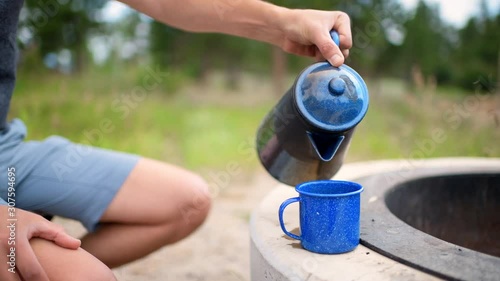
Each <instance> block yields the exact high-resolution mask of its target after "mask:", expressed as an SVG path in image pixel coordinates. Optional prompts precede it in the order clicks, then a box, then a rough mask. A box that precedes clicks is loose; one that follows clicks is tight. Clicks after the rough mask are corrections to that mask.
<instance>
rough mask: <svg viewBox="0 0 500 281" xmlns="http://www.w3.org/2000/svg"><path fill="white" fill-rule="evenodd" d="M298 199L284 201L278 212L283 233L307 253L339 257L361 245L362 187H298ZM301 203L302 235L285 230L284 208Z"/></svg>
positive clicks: (331, 183)
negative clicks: (295, 241) (299, 244)
mask: <svg viewBox="0 0 500 281" xmlns="http://www.w3.org/2000/svg"><path fill="white" fill-rule="evenodd" d="M295 190H296V191H297V192H298V193H299V197H293V198H289V199H287V200H285V201H284V202H283V203H282V204H281V206H280V209H279V213H278V215H279V221H280V225H281V229H282V230H283V232H284V233H285V234H286V235H288V236H290V237H292V238H294V239H297V240H300V242H301V244H302V247H303V248H304V249H306V250H308V251H311V252H315V253H320V254H340V253H345V252H349V251H352V250H354V249H355V248H356V246H357V245H358V244H359V217H360V195H361V192H362V191H363V186H361V185H360V184H358V183H355V182H350V181H339V180H317V181H309V182H304V183H301V184H298V185H297V186H296V187H295ZM295 202H299V204H300V207H299V212H300V213H299V215H300V232H301V234H300V235H295V234H293V233H290V232H289V231H288V230H286V227H285V223H284V220H283V212H284V211H285V208H286V207H287V206H288V205H290V204H292V203H295Z"/></svg>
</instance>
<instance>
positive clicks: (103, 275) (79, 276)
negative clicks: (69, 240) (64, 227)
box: [30, 238, 116, 281]
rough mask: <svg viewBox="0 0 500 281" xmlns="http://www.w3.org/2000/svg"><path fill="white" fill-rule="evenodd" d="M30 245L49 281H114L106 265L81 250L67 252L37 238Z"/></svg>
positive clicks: (67, 250)
mask: <svg viewBox="0 0 500 281" xmlns="http://www.w3.org/2000/svg"><path fill="white" fill-rule="evenodd" d="M30 244H31V247H32V248H33V251H34V252H35V255H36V256H37V258H38V260H39V262H40V264H41V265H42V267H43V268H44V270H45V272H46V273H47V275H48V277H49V279H50V280H51V281H68V280H72V281H88V280H93V281H116V278H115V276H114V275H113V272H112V271H111V270H110V269H109V268H108V267H107V266H106V265H104V264H103V263H102V262H101V261H99V260H98V259H96V258H95V257H94V256H92V255H91V254H89V253H88V252H86V251H85V250H83V249H82V248H79V249H78V250H69V249H65V248H62V247H59V246H57V245H56V244H54V243H53V242H51V241H47V240H44V239H39V238H35V239H31V240H30Z"/></svg>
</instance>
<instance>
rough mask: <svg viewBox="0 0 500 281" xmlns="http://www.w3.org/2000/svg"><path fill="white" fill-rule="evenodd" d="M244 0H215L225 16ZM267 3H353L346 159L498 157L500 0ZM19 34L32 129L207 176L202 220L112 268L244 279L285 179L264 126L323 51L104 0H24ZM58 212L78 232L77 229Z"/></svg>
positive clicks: (128, 276) (22, 108)
mask: <svg viewBox="0 0 500 281" xmlns="http://www.w3.org/2000/svg"><path fill="white" fill-rule="evenodd" d="M239 1H242V0H233V1H229V0H228V1H224V0H221V1H217V2H214V9H216V11H217V12H218V13H219V15H220V17H221V20H224V14H225V13H230V12H231V10H232V9H234V8H235V7H236V6H237V5H238V3H239ZM271 2H274V3H276V4H279V5H283V6H286V7H290V8H317V9H324V10H342V11H345V12H347V13H348V14H349V15H350V17H351V20H352V34H353V39H354V47H353V49H351V55H350V57H349V59H348V60H347V61H346V64H348V65H350V66H351V67H353V68H354V69H355V70H357V71H358V72H359V73H360V74H361V76H362V77H363V78H364V79H365V81H366V82H367V84H368V88H369V92H370V99H371V100H370V108H369V110H368V114H367V115H366V117H365V118H364V120H363V121H362V122H361V123H360V125H359V126H358V127H357V131H356V133H355V134H354V137H353V140H352V142H351V147H350V150H349V152H348V155H347V159H346V160H347V162H353V161H365V160H375V159H386V158H402V159H405V160H406V161H407V163H408V165H417V164H418V161H419V160H420V159H422V158H431V157H456V156H479V157H500V144H499V143H500V87H499V82H500V1H498V0H461V1H453V0H426V1H418V0H401V1H398V0H345V1H339V0H328V1H327V0H309V1H298V0H288V1H282V0H273V1H271ZM173 12H175V11H173ZM18 42H19V46H20V54H19V68H18V83H17V86H16V89H15V93H14V96H13V100H12V105H11V112H10V118H14V117H18V118H21V119H22V120H24V121H25V123H26V124H27V126H28V131H29V133H28V139H31V140H37V139H43V138H45V137H48V136H50V135H61V136H64V137H66V138H69V139H71V140H72V141H75V142H80V143H84V144H89V145H93V146H99V147H104V148H110V149H115V150H121V151H126V152H131V153H137V154H141V155H143V156H146V157H151V158H155V159H159V160H163V161H167V162H170V163H173V164H177V165H181V166H183V167H187V168H189V169H193V170H195V171H197V172H198V173H200V174H202V175H203V176H204V177H205V178H206V179H207V181H208V183H209V185H210V187H211V194H212V196H213V197H214V200H215V201H216V204H214V207H213V210H212V212H211V216H210V217H209V220H208V221H207V223H206V224H205V225H204V226H203V227H202V228H201V229H200V231H199V232H198V233H197V234H195V235H193V236H191V237H190V238H188V239H187V240H184V241H183V242H181V243H178V244H176V245H174V246H172V247H167V248H165V249H163V250H161V251H159V252H157V253H155V254H153V255H151V256H149V257H147V258H146V259H143V260H142V261H139V262H137V263H132V264H131V265H127V266H125V267H122V268H120V269H117V270H115V273H116V274H117V277H119V279H120V280H150V281H154V280H249V269H248V268H249V267H248V262H249V261H248V255H249V254H248V251H249V250H248V220H249V217H250V213H251V210H252V209H253V208H255V206H256V205H257V204H258V202H259V201H260V199H261V198H262V197H263V196H265V194H266V193H267V192H269V190H270V187H271V186H273V185H275V184H276V182H275V181H273V180H272V179H271V178H270V177H269V176H268V175H267V174H266V172H265V171H264V169H263V168H261V167H260V164H259V163H258V160H257V157H256V153H255V150H254V141H255V133H256V130H257V128H258V126H259V124H260V122H261V120H262V119H263V118H264V116H265V114H266V113H267V112H268V111H269V110H271V108H272V107H273V106H274V104H275V103H276V102H277V101H278V99H279V98H280V97H281V96H282V95H283V94H284V93H285V92H286V90H287V89H288V88H289V87H290V86H291V85H292V84H293V81H294V79H295V77H297V75H298V74H299V73H300V71H301V70H302V69H303V68H305V67H307V66H309V65H310V64H311V63H313V62H314V61H313V60H312V59H310V58H299V57H296V56H292V55H288V54H285V53H283V52H282V51H281V50H279V49H278V48H275V47H272V46H269V45H266V44H263V43H259V42H255V41H251V40H246V39H241V38H235V37H229V36H225V35H219V34H190V33H186V32H183V31H180V30H177V29H174V28H170V27H167V26H164V25H162V24H160V23H158V22H155V21H154V20H153V19H151V18H149V17H147V16H144V15H140V14H138V13H136V12H134V11H132V10H131V9H129V8H127V7H126V6H125V5H123V4H120V3H119V2H115V1H103V0H85V1H71V0H26V1H25V6H24V9H23V12H22V15H21V23H20V26H19V34H18ZM74 160H75V159H74ZM75 161H78V159H76V160H75ZM62 223H63V225H65V227H66V228H67V229H68V231H69V232H70V233H72V234H73V235H75V236H78V235H80V234H81V233H82V232H83V231H84V230H83V228H81V227H80V226H75V225H74V224H73V222H69V221H63V222H62ZM193 268H195V269H196V270H193Z"/></svg>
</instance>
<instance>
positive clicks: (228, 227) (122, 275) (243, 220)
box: [54, 169, 277, 281]
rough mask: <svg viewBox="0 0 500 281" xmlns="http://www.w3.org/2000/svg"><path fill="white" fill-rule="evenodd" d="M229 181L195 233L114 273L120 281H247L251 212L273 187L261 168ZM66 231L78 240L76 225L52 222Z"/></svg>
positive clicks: (56, 220) (61, 220)
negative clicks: (60, 225)
mask: <svg viewBox="0 0 500 281" xmlns="http://www.w3.org/2000/svg"><path fill="white" fill-rule="evenodd" d="M257 170H258V171H256V172H252V173H248V174H245V175H242V176H238V177H233V178H232V181H231V182H230V184H229V186H228V187H227V188H226V189H224V190H222V191H221V192H220V193H219V194H218V195H217V196H216V197H215V198H214V203H213V207H212V210H211V213H210V215H209V217H208V219H207V221H206V222H205V224H204V225H203V226H201V227H200V228H199V229H198V230H197V231H196V232H195V233H194V234H192V235H191V236H189V237H188V238H186V239H184V240H182V241H181V242H178V243H176V244H174V245H171V246H166V247H164V248H162V249H160V250H159V251H157V252H155V253H153V254H151V255H149V256H147V257H145V258H143V259H141V260H138V261H135V262H133V263H130V264H128V265H125V266H122V267H120V268H117V269H114V273H115V275H116V277H117V278H118V280H120V281H143V280H144V281H160V280H161V281H169V280H176V281H179V280H181V281H184V280H185V281H205V280H207V281H215V280H217V281H245V280H250V252H249V249H250V237H249V220H250V215H251V212H252V210H253V209H254V208H255V207H257V205H258V204H259V202H260V201H261V199H262V198H263V197H264V196H265V195H266V194H267V193H268V192H269V191H270V190H271V189H272V188H273V187H274V186H275V185H277V181H275V180H274V179H272V178H271V177H270V176H269V175H268V174H267V173H266V172H265V171H264V170H263V169H257ZM54 221H55V222H57V223H60V224H62V225H63V226H64V227H65V228H66V230H67V232H68V233H70V234H72V235H75V236H76V237H79V236H81V235H82V234H84V233H85V230H84V229H83V227H82V226H81V225H80V223H78V222H74V221H70V220H65V219H61V218H56V219H55V220H54Z"/></svg>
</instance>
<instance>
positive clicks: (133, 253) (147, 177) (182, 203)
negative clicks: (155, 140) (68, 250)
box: [82, 159, 210, 267]
mask: <svg viewBox="0 0 500 281" xmlns="http://www.w3.org/2000/svg"><path fill="white" fill-rule="evenodd" d="M209 209H210V196H209V194H208V188H207V185H206V183H205V182H204V181H203V180H202V179H201V178H200V177H199V176H197V175H195V174H193V173H191V172H189V171H186V170H184V169H181V168H178V167H176V166H173V165H169V164H165V163H162V162H159V161H155V160H150V159H141V160H140V161H139V162H138V163H137V165H136V167H135V168H134V170H133V171H132V172H131V174H130V176H129V177H128V178H127V180H126V181H125V183H124V184H123V186H122V187H121V189H120V191H119V192H118V194H117V196H116V197H115V199H114V200H113V201H112V202H111V204H110V206H109V208H108V209H107V210H106V212H105V213H104V215H103V216H102V218H101V222H102V226H100V227H99V229H98V230H97V231H96V232H94V233H89V234H87V235H86V236H85V237H83V238H82V248H84V249H85V250H87V251H88V252H89V253H91V254H93V255H94V256H96V257H97V258H98V259H99V260H101V261H102V262H104V263H105V264H106V265H108V266H109V267H116V266H120V265H122V264H125V263H128V262H130V261H133V260H136V259H138V258H141V257H143V256H145V255H147V254H149V253H151V252H153V251H154V250H156V249H158V248H160V247H162V246H164V245H167V244H171V243H174V242H176V241H178V240H180V239H182V238H184V237H186V236H188V235H189V234H190V233H192V232H193V231H194V230H195V229H196V228H197V227H198V226H200V225H201V224H202V223H203V221H204V220H205V218H206V216H207V214H208V211H209Z"/></svg>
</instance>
